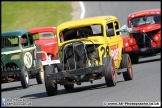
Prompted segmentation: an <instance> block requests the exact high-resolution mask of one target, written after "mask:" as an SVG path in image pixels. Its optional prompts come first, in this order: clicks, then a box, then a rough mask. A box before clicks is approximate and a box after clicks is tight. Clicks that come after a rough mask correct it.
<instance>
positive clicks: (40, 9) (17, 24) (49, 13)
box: [1, 1, 72, 31]
mask: <svg viewBox="0 0 162 108" xmlns="http://www.w3.org/2000/svg"><path fill="white" fill-rule="evenodd" d="M1 3H2V4H1V12H2V13H1V31H7V30H15V29H31V28H36V27H43V26H57V25H58V24H60V23H62V22H65V21H70V20H71V19H72V16H71V12H72V7H71V4H70V2H60V1H47V2H46V1H38V2H35V1H33V2H32V1H14V2H11V1H10V2H8V1H2V2H1Z"/></svg>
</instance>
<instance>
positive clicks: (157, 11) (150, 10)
mask: <svg viewBox="0 0 162 108" xmlns="http://www.w3.org/2000/svg"><path fill="white" fill-rule="evenodd" d="M154 13H156V14H161V9H147V10H142V11H138V12H134V13H131V14H129V15H128V17H131V16H133V15H134V16H135V17H136V16H143V15H144V14H145V15H149V14H154Z"/></svg>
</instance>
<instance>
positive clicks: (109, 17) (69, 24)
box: [57, 15, 117, 31]
mask: <svg viewBox="0 0 162 108" xmlns="http://www.w3.org/2000/svg"><path fill="white" fill-rule="evenodd" d="M116 19H117V17H116V16H112V15H107V16H94V17H87V18H82V19H78V20H73V21H68V22H64V23H62V24H60V25H58V26H57V31H60V30H63V29H66V28H73V27H76V26H78V27H79V26H83V25H91V24H102V23H103V22H107V21H110V20H116Z"/></svg>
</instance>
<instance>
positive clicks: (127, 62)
mask: <svg viewBox="0 0 162 108" xmlns="http://www.w3.org/2000/svg"><path fill="white" fill-rule="evenodd" d="M121 63H122V64H121V67H122V68H127V71H126V72H123V77H124V80H125V81H128V80H132V79H133V69H132V63H131V59H130V57H129V55H128V54H123V55H122V62H121Z"/></svg>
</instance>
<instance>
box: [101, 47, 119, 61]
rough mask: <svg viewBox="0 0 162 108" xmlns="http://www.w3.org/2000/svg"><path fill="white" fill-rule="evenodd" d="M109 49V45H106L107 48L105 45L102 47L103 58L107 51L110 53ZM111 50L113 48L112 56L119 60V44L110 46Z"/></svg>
mask: <svg viewBox="0 0 162 108" xmlns="http://www.w3.org/2000/svg"><path fill="white" fill-rule="evenodd" d="M108 49H109V48H108V46H107V47H106V49H105V48H104V47H101V49H100V51H103V54H102V58H103V57H104V55H105V53H106V56H108V55H109V50H108ZM110 50H111V56H112V58H113V59H114V61H115V60H118V52H119V49H118V45H113V46H110Z"/></svg>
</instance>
